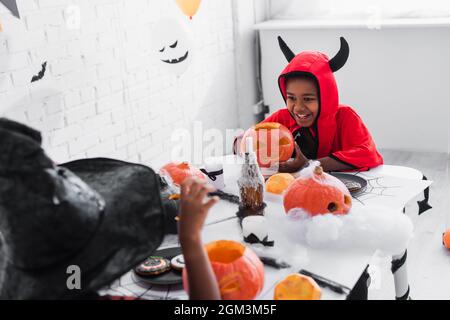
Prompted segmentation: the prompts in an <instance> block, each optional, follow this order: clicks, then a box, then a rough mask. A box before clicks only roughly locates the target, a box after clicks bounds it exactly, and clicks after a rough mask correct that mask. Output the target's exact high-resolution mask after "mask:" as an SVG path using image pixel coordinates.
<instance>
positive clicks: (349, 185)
mask: <svg viewBox="0 0 450 320" xmlns="http://www.w3.org/2000/svg"><path fill="white" fill-rule="evenodd" d="M344 184H345V186H346V187H347V189H348V191H350V192H353V191H358V190H359V189H361V184H359V183H358V182H354V181H350V180H345V181H344Z"/></svg>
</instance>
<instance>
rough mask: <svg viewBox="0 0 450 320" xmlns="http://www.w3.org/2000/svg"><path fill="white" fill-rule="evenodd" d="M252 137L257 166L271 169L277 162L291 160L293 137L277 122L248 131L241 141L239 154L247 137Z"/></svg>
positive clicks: (256, 126) (244, 147) (254, 127)
mask: <svg viewBox="0 0 450 320" xmlns="http://www.w3.org/2000/svg"><path fill="white" fill-rule="evenodd" d="M250 136H251V137H253V150H255V151H256V156H257V159H258V164H259V165H260V166H261V167H265V168H268V167H271V166H273V165H274V164H276V163H278V162H283V161H286V160H288V159H289V158H291V156H292V153H293V152H294V137H293V136H292V133H291V132H290V131H289V129H288V128H286V127H285V126H283V125H282V124H280V123H277V122H262V123H259V124H257V125H255V126H253V127H251V128H250V129H248V130H247V131H246V132H245V134H244V137H243V138H242V140H241V152H242V153H244V152H245V149H246V146H245V141H246V138H247V137H250Z"/></svg>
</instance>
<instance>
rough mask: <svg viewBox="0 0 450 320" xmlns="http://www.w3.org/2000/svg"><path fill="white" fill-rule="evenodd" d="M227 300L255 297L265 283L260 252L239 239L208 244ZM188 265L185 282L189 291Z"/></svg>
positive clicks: (222, 294) (185, 286) (211, 260)
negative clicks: (259, 256) (258, 253)
mask: <svg viewBox="0 0 450 320" xmlns="http://www.w3.org/2000/svg"><path fill="white" fill-rule="evenodd" d="M205 249H206V252H207V253H208V257H209V261H210V262H211V266H212V269H213V271H214V274H215V275H216V279H217V282H218V284H219V289H220V294H221V297H222V299H223V300H252V299H254V298H256V297H257V296H258V294H259V293H260V292H261V290H262V288H263V286H264V266H263V264H262V262H261V260H260V259H259V258H258V256H257V255H256V254H255V253H254V252H253V251H252V250H251V249H250V248H247V247H246V246H244V245H242V244H241V243H239V242H236V241H230V240H219V241H214V242H211V243H209V244H207V245H206V246H205ZM187 279H188V278H187V271H186V268H185V269H184V270H183V286H184V289H185V290H186V292H189V284H188V281H187Z"/></svg>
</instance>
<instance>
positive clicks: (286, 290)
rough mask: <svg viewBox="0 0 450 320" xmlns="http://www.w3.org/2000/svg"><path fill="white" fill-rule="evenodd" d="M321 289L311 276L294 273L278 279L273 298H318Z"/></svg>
mask: <svg viewBox="0 0 450 320" xmlns="http://www.w3.org/2000/svg"><path fill="white" fill-rule="evenodd" d="M321 294H322V290H321V289H320V287H319V286H318V284H317V283H316V281H314V279H312V278H311V277H308V276H305V275H302V274H298V273H294V274H290V275H288V276H287V277H286V278H284V279H283V280H282V281H280V282H279V283H278V284H277V285H276V287H275V292H274V297H273V299H274V300H320V296H321Z"/></svg>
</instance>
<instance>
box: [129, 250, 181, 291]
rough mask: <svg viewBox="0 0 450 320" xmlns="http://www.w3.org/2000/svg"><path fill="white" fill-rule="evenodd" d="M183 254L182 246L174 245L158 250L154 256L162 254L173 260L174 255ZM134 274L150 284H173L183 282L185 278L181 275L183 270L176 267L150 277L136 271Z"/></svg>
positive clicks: (137, 278) (161, 255) (138, 278)
mask: <svg viewBox="0 0 450 320" xmlns="http://www.w3.org/2000/svg"><path fill="white" fill-rule="evenodd" d="M179 254H181V248H180V247H174V248H166V249H161V250H158V251H156V252H155V253H154V254H152V256H160V257H164V258H166V259H168V260H169V261H170V260H172V258H173V257H176V256H177V255H179ZM133 276H134V277H135V278H136V280H138V281H142V282H145V283H148V284H153V285H162V286H167V285H172V284H181V283H183V279H182V277H181V271H177V270H174V269H171V270H170V271H168V272H166V273H163V274H160V275H157V276H149V277H143V276H141V275H138V274H136V272H133Z"/></svg>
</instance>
